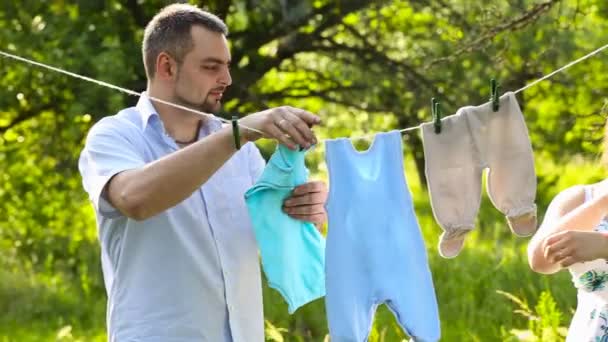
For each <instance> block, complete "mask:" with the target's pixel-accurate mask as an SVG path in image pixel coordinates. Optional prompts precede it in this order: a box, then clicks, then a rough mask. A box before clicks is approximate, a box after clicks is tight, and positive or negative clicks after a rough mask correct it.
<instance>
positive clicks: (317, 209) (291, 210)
mask: <svg viewBox="0 0 608 342" xmlns="http://www.w3.org/2000/svg"><path fill="white" fill-rule="evenodd" d="M284 211H285V212H286V213H287V214H289V215H315V214H323V213H325V207H324V206H323V205H322V204H315V205H301V206H297V207H286V208H284Z"/></svg>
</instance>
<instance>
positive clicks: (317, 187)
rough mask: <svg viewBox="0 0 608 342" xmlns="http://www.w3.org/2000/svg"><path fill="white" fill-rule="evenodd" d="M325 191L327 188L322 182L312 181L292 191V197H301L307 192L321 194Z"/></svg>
mask: <svg viewBox="0 0 608 342" xmlns="http://www.w3.org/2000/svg"><path fill="white" fill-rule="evenodd" d="M326 190H327V186H326V185H325V183H324V182H322V181H313V182H308V183H304V184H302V185H299V186H297V187H296V188H295V189H293V194H294V195H301V194H305V193H309V192H323V191H326Z"/></svg>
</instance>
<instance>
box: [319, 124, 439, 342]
mask: <svg viewBox="0 0 608 342" xmlns="http://www.w3.org/2000/svg"><path fill="white" fill-rule="evenodd" d="M325 146H326V156H325V158H326V161H327V167H328V170H329V179H330V184H329V185H330V188H329V200H328V202H327V205H326V207H327V211H328V215H329V227H328V235H327V249H326V268H325V275H326V283H325V286H326V289H327V293H326V296H325V303H326V310H327V318H328V323H329V334H330V337H331V341H332V342H361V341H367V337H368V335H369V333H370V330H371V326H372V323H373V316H374V313H375V311H376V308H377V307H378V305H380V304H382V303H386V304H387V305H388V307H389V309H390V310H391V311H392V312H393V314H394V315H395V317H396V318H397V321H398V322H399V324H400V326H401V327H402V328H403V329H404V331H405V332H406V333H407V334H408V335H409V336H410V337H412V338H413V339H414V341H437V340H438V339H439V336H440V325H439V313H438V309H437V299H436V298H435V289H434V287H433V279H432V276H431V271H430V269H429V266H428V261H427V254H426V249H425V245H424V241H423V239H422V235H421V233H420V228H419V226H418V221H417V219H416V216H415V213H414V208H413V204H412V199H411V196H410V193H409V189H408V185H407V181H406V179H405V177H404V172H403V155H402V150H401V134H400V133H399V132H398V131H392V132H389V133H380V134H377V135H376V137H375V140H374V142H373V143H372V146H371V147H370V148H369V150H368V151H366V152H359V151H357V150H355V149H354V147H353V146H352V144H351V142H350V140H348V139H344V138H341V139H336V140H329V141H327V142H326V145H325Z"/></svg>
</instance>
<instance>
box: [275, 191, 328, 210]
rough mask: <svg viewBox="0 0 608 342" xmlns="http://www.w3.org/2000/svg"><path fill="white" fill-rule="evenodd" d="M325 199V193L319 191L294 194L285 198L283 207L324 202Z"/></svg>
mask: <svg viewBox="0 0 608 342" xmlns="http://www.w3.org/2000/svg"><path fill="white" fill-rule="evenodd" d="M326 199H327V194H325V193H321V192H313V193H307V194H304V195H296V196H292V197H291V198H289V199H287V200H286V201H285V202H284V203H283V204H284V205H285V207H287V208H289V207H297V206H301V205H314V204H324V203H325V200H326Z"/></svg>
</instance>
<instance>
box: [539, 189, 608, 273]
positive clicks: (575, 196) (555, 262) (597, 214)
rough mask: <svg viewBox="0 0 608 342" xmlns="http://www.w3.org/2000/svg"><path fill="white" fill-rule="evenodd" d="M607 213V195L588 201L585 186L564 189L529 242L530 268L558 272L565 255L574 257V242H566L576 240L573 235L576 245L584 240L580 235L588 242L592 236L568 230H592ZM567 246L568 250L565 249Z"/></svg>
mask: <svg viewBox="0 0 608 342" xmlns="http://www.w3.org/2000/svg"><path fill="white" fill-rule="evenodd" d="M607 213H608V196H606V195H598V196H594V198H593V199H592V200H591V201H588V202H585V191H584V187H583V186H575V187H572V188H569V189H566V190H564V191H562V192H561V193H560V194H558V195H557V196H556V197H555V198H554V199H553V201H552V202H551V204H550V205H549V208H548V209H547V213H546V214H545V218H544V220H543V223H542V224H541V226H540V228H539V229H538V231H537V232H536V234H534V237H532V240H531V241H530V244H529V245H528V262H529V264H530V268H532V270H534V271H535V272H539V273H544V274H552V273H555V272H557V271H559V270H560V269H561V268H562V267H564V266H565V265H561V264H560V261H564V257H565V256H571V255H570V254H571V253H572V252H573V250H572V249H573V246H571V245H572V243H571V242H568V243H565V242H564V241H573V239H574V238H573V236H576V240H577V241H579V242H577V244H579V243H580V242H581V241H580V240H581V237H585V238H584V239H583V240H584V241H587V242H588V241H589V235H580V234H573V232H567V233H566V231H586V232H592V231H593V228H595V227H596V226H597V225H598V224H599V223H600V221H601V220H602V218H603V217H604V216H606V214H607ZM560 232H562V233H560ZM557 233H560V234H557ZM593 237H596V238H599V237H602V241H603V240H606V239H604V238H603V235H601V234H594V235H593ZM564 239H566V240H564ZM558 242H560V243H558ZM565 247H568V249H566V250H564V248H565ZM588 247H589V249H590V250H592V252H593V253H596V252H597V251H596V250H595V249H596V248H597V247H596V246H595V244H593V245H589V246H588ZM566 253H568V254H566ZM569 261H571V260H569ZM566 267H567V266H566Z"/></svg>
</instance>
